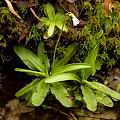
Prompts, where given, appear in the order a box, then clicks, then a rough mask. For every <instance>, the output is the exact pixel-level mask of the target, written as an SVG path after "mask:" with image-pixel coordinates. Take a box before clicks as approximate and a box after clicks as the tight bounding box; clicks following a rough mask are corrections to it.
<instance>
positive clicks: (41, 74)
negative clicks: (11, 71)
mask: <svg viewBox="0 0 120 120" xmlns="http://www.w3.org/2000/svg"><path fill="white" fill-rule="evenodd" d="M15 71H19V72H25V73H30V74H33V75H39V76H43V77H47V75H46V74H45V73H42V72H37V71H33V70H27V69H21V68H16V69H15Z"/></svg>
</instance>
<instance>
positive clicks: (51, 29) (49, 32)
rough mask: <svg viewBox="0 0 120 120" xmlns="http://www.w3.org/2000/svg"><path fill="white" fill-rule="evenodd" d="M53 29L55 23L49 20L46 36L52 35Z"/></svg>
mask: <svg viewBox="0 0 120 120" xmlns="http://www.w3.org/2000/svg"><path fill="white" fill-rule="evenodd" d="M54 29H55V23H54V22H51V23H50V26H49V28H48V37H50V36H52V35H53V33H54Z"/></svg>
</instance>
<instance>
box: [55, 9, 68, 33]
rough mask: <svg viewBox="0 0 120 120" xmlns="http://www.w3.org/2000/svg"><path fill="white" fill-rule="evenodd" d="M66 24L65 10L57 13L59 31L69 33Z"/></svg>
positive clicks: (56, 19)
mask: <svg viewBox="0 0 120 120" xmlns="http://www.w3.org/2000/svg"><path fill="white" fill-rule="evenodd" d="M64 23H65V14H64V11H63V10H58V12H57V13H56V18H55V24H56V26H57V27H58V28H59V29H61V30H63V31H65V32H67V31H68V28H67V26H66V25H65V24H64Z"/></svg>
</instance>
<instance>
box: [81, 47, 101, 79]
mask: <svg viewBox="0 0 120 120" xmlns="http://www.w3.org/2000/svg"><path fill="white" fill-rule="evenodd" d="M98 49H99V46H98V45H96V46H95V48H94V49H93V50H92V51H91V53H90V54H89V55H88V56H87V57H86V59H85V62H84V63H88V64H89V65H91V68H90V69H84V70H82V74H81V75H82V79H83V80H84V79H85V80H87V78H88V77H89V76H90V75H94V74H95V72H96V66H95V62H96V57H97V53H98Z"/></svg>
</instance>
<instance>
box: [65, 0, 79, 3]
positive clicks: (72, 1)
mask: <svg viewBox="0 0 120 120" xmlns="http://www.w3.org/2000/svg"><path fill="white" fill-rule="evenodd" d="M67 1H68V2H69V3H75V2H76V1H78V0H67Z"/></svg>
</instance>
